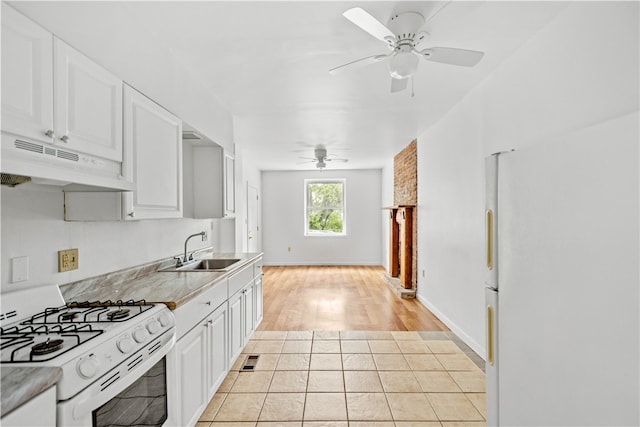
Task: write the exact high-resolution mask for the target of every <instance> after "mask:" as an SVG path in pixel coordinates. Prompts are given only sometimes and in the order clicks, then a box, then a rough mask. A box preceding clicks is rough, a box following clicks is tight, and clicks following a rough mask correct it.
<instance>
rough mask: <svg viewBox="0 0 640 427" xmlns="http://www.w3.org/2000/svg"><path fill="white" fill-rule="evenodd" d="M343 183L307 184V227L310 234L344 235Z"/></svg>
mask: <svg viewBox="0 0 640 427" xmlns="http://www.w3.org/2000/svg"><path fill="white" fill-rule="evenodd" d="M343 192H344V187H343V183H342V182H335V181H333V182H311V183H308V184H307V221H308V223H307V225H308V231H309V232H319V233H343V232H344V218H343V200H344V198H343V196H344V195H343Z"/></svg>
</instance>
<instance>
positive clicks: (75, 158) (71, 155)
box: [57, 150, 80, 162]
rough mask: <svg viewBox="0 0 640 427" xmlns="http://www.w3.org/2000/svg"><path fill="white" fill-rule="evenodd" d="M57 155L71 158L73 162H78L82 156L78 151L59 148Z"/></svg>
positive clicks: (61, 157) (60, 157)
mask: <svg viewBox="0 0 640 427" xmlns="http://www.w3.org/2000/svg"><path fill="white" fill-rule="evenodd" d="M57 157H58V158H59V159H66V160H71V161H72V162H77V161H78V160H79V159H80V157H79V156H78V155H77V154H76V153H70V152H68V151H62V150H58V155H57Z"/></svg>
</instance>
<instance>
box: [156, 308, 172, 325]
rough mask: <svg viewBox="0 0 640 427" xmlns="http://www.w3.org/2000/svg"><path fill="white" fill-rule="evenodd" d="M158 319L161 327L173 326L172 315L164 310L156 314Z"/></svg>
mask: <svg viewBox="0 0 640 427" xmlns="http://www.w3.org/2000/svg"><path fill="white" fill-rule="evenodd" d="M158 321H159V322H160V324H161V325H162V327H167V326H173V323H174V322H173V315H172V314H171V313H168V312H166V311H163V312H162V313H160V314H159V315H158Z"/></svg>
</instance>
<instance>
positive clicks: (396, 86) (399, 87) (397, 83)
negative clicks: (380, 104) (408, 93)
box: [391, 78, 409, 93]
mask: <svg viewBox="0 0 640 427" xmlns="http://www.w3.org/2000/svg"><path fill="white" fill-rule="evenodd" d="M408 83H409V79H408V78H407V79H394V78H391V93H396V92H401V91H403V90H405V89H406V88H407V84H408Z"/></svg>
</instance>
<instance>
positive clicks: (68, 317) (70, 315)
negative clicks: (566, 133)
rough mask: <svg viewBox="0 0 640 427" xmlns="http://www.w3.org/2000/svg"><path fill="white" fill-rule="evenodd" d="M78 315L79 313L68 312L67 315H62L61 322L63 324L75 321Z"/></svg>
mask: <svg viewBox="0 0 640 427" xmlns="http://www.w3.org/2000/svg"><path fill="white" fill-rule="evenodd" d="M78 313H79V311H68V312H66V313H62V314H61V315H60V321H61V322H67V321H72V320H73V319H75V318H76V317H78Z"/></svg>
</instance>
